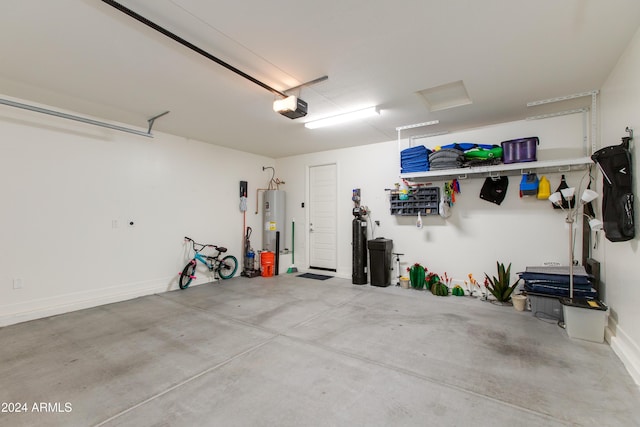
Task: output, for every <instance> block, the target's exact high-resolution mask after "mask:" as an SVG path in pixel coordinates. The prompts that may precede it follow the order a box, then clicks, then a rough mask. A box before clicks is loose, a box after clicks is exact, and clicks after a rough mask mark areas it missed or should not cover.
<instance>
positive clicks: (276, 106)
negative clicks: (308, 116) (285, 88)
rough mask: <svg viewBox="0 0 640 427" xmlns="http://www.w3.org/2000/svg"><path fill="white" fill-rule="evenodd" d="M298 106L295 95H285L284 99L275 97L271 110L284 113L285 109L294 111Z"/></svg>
mask: <svg viewBox="0 0 640 427" xmlns="http://www.w3.org/2000/svg"><path fill="white" fill-rule="evenodd" d="M297 106H298V98H297V97H296V96H293V95H292V96H287V97H286V98H284V99H276V100H275V101H273V111H275V112H277V113H284V112H286V111H295V110H296V107H297Z"/></svg>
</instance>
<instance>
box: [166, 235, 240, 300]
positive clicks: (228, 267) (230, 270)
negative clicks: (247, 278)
mask: <svg viewBox="0 0 640 427" xmlns="http://www.w3.org/2000/svg"><path fill="white" fill-rule="evenodd" d="M184 240H185V241H187V242H189V243H190V244H191V247H192V248H193V253H194V255H193V259H192V260H191V261H189V263H188V264H187V265H185V266H184V269H183V270H182V273H180V280H179V281H178V284H179V285H180V289H186V288H187V287H189V285H190V284H191V281H192V280H193V279H195V278H196V276H195V275H194V274H195V272H196V266H197V264H198V261H200V262H201V263H202V264H204V265H205V266H206V267H207V268H208V269H209V271H213V272H215V274H216V275H217V277H220V278H221V279H230V278H232V277H233V275H234V274H236V270H238V260H237V259H236V257H234V256H233V255H227V256H225V257H224V258H220V255H222V254H223V253H225V252H227V248H224V247H222V246H216V245H203V244H202V243H197V242H195V241H194V240H193V239H190V238H189V237H185V238H184ZM207 247H211V248H213V249H215V250H216V251H217V252H218V253H217V254H215V255H213V256H211V255H201V254H200V252H202V250H204V249H205V248H207Z"/></svg>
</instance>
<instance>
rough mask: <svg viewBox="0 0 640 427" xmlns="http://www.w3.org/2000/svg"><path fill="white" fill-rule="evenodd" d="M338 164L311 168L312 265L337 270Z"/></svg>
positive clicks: (310, 236) (310, 237)
mask: <svg viewBox="0 0 640 427" xmlns="http://www.w3.org/2000/svg"><path fill="white" fill-rule="evenodd" d="M336 171H337V167H336V165H335V164H330V165H321V166H311V167H310V168H309V267H310V268H318V269H322V270H331V271H336V266H337V263H336V244H337V243H336V237H337V234H336V230H337V222H338V221H337V217H336V216H337V189H336V186H337V178H336Z"/></svg>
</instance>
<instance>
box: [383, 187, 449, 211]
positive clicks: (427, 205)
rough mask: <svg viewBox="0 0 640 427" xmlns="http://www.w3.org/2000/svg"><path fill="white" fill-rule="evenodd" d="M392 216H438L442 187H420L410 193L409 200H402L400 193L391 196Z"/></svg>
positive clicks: (394, 192) (393, 193)
mask: <svg viewBox="0 0 640 427" xmlns="http://www.w3.org/2000/svg"><path fill="white" fill-rule="evenodd" d="M389 204H390V208H391V215H404V216H409V215H413V216H417V215H418V212H420V215H438V207H439V205H440V187H419V188H416V189H411V190H410V191H409V198H408V199H406V200H400V192H397V191H392V192H391V194H390V195H389Z"/></svg>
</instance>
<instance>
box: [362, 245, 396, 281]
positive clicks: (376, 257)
mask: <svg viewBox="0 0 640 427" xmlns="http://www.w3.org/2000/svg"><path fill="white" fill-rule="evenodd" d="M367 247H368V249H369V271H370V272H371V285H372V286H389V285H390V284H391V251H392V250H393V240H390V239H385V238H384V237H378V238H377V239H373V240H369V241H368V242H367Z"/></svg>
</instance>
